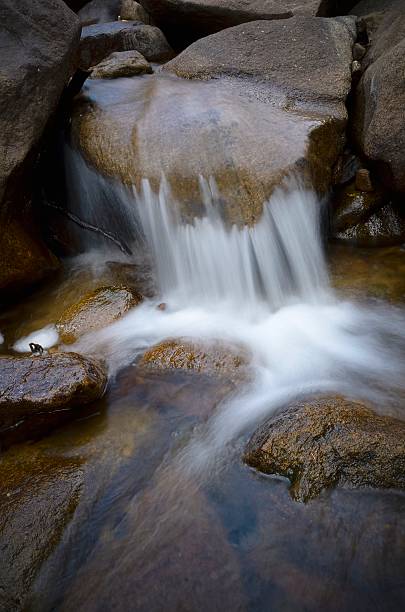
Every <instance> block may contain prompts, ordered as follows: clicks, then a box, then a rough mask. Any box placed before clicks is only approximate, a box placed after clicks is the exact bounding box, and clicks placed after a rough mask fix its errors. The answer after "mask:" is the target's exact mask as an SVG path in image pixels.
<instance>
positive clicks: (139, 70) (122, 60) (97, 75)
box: [90, 51, 153, 79]
mask: <svg viewBox="0 0 405 612" xmlns="http://www.w3.org/2000/svg"><path fill="white" fill-rule="evenodd" d="M151 72H153V70H152V66H151V65H150V64H149V62H147V61H146V59H145V58H144V57H143V55H141V54H140V53H139V52H138V51H117V53H111V55H109V56H108V57H107V58H106V59H105V60H103V61H102V62H100V63H99V64H97V66H94V68H92V70H91V75H90V78H91V79H117V78H118V77H131V76H135V75H137V74H150V73H151Z"/></svg>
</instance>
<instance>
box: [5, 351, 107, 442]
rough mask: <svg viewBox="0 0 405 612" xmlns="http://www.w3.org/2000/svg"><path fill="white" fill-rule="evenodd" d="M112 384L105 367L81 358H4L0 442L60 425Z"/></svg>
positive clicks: (66, 355) (63, 355) (57, 355)
mask: <svg viewBox="0 0 405 612" xmlns="http://www.w3.org/2000/svg"><path fill="white" fill-rule="evenodd" d="M106 381H107V378H106V373H105V371H104V369H103V367H102V366H101V365H100V363H98V362H96V361H92V360H89V359H86V358H85V357H82V356H81V355H78V354H76V353H55V354H52V355H42V356H38V357H31V356H30V357H0V443H1V444H2V445H8V443H9V441H10V440H12V441H15V440H21V439H23V438H27V437H32V436H34V435H37V434H38V433H41V432H46V431H48V430H49V429H50V428H52V427H55V426H57V425H59V424H60V423H61V422H63V421H64V420H65V419H66V417H69V416H74V415H75V414H76V413H77V411H78V410H79V409H80V408H81V407H83V406H84V405H86V404H89V403H91V402H93V401H94V400H96V399H99V398H100V397H101V396H102V395H103V393H104V390H105V386H106ZM73 408H75V410H72V409H73Z"/></svg>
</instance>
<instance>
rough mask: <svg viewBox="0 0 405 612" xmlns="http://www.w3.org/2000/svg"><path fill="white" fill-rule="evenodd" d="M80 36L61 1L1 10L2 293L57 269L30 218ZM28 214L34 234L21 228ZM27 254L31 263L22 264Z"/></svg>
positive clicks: (36, 0) (34, 0) (28, 1)
mask: <svg viewBox="0 0 405 612" xmlns="http://www.w3.org/2000/svg"><path fill="white" fill-rule="evenodd" d="M79 32H80V25H79V21H78V19H77V17H76V16H75V15H74V13H72V11H71V10H70V9H69V8H68V7H67V6H66V5H65V3H64V2H62V0H19V2H14V1H13V0H3V1H2V2H1V4H0V47H1V57H0V72H1V78H0V152H1V154H0V224H1V228H2V231H1V235H0V256H1V257H2V261H4V260H3V254H4V257H5V260H6V267H5V268H3V266H2V268H3V269H2V271H1V287H2V288H7V289H8V288H9V286H13V288H15V287H16V286H17V285H18V286H22V287H23V286H25V285H26V284H27V283H28V284H31V282H32V281H35V280H37V279H39V278H41V277H42V276H43V275H44V274H46V272H47V271H49V269H50V268H52V267H53V265H54V260H52V257H51V256H50V254H49V253H48V252H47V250H46V249H45V247H44V246H43V245H42V243H41V241H40V239H39V233H38V232H36V231H35V230H34V228H33V227H32V221H31V219H30V215H29V214H26V212H27V211H29V210H30V201H31V197H32V190H31V182H32V174H33V167H34V164H35V161H36V159H37V157H38V149H39V142H40V139H41V136H42V134H43V131H44V128H45V126H46V124H47V122H48V121H49V120H50V118H51V116H52V115H53V113H54V111H55V110H56V107H57V105H58V102H59V98H60V96H61V94H62V91H63V88H64V86H65V85H66V83H67V82H68V80H69V78H70V77H71V76H72V74H73V72H74V70H75V51H76V48H77V45H78V41H79ZM21 41H24V44H22V42H21ZM23 212H24V215H25V216H26V217H27V218H28V223H29V225H28V227H30V226H31V229H30V231H29V232H28V231H26V230H24V229H23V228H21V229H18V227H17V225H18V224H20V223H21V219H20V217H21V216H22V215H23ZM24 236H26V238H25V237H24ZM24 242H26V244H25V246H24ZM35 243H36V244H35ZM24 248H25V249H26V252H27V253H28V258H27V262H25V261H24V259H21V254H22V253H24ZM23 257H24V256H23ZM31 271H32V278H31Z"/></svg>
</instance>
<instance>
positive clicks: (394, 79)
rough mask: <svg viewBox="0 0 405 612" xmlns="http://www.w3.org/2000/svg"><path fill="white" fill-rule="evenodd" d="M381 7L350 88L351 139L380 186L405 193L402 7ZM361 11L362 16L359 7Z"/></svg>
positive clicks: (404, 24)
mask: <svg viewBox="0 0 405 612" xmlns="http://www.w3.org/2000/svg"><path fill="white" fill-rule="evenodd" d="M360 4H362V3H360ZM366 7H369V9H370V10H372V9H373V8H374V9H375V10H376V11H378V9H379V8H380V5H379V3H378V2H370V3H368V4H367V5H366ZM383 7H384V8H385V12H384V11H381V12H380V13H379V20H378V24H377V25H376V27H375V28H374V29H373V30H372V32H371V35H370V47H369V49H368V51H367V54H366V55H365V57H364V59H363V61H362V65H363V69H364V68H365V70H364V73H363V75H362V77H361V79H360V82H359V84H358V85H357V88H356V90H355V95H354V113H353V137H354V140H355V142H356V144H357V146H358V148H359V150H360V151H361V152H362V154H363V155H364V156H365V157H366V158H367V159H368V160H369V162H370V163H372V164H373V166H374V167H375V172H376V173H377V175H378V177H379V179H380V180H381V181H382V183H383V184H384V185H385V187H386V188H387V189H389V190H391V191H394V192H399V193H401V194H404V193H405V121H404V110H403V109H404V107H405V80H404V78H403V74H404V71H405V6H404V3H403V2H401V1H398V2H395V1H394V0H391V2H387V3H383ZM355 11H356V7H355V8H354V9H353V12H355ZM359 12H360V11H359ZM361 12H362V14H363V15H364V12H365V7H364V6H363V9H362V10H361ZM372 14H374V13H372Z"/></svg>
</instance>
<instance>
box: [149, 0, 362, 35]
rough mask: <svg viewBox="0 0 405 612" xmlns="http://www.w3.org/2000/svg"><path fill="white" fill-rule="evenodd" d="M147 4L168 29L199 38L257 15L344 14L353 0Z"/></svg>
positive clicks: (152, 0) (166, 0) (164, 0)
mask: <svg viewBox="0 0 405 612" xmlns="http://www.w3.org/2000/svg"><path fill="white" fill-rule="evenodd" d="M142 4H143V6H144V7H145V8H146V9H147V10H148V12H149V13H150V14H151V15H152V17H153V18H154V20H155V21H156V22H157V23H158V24H159V25H160V26H161V27H162V28H164V29H168V30H169V31H170V30H172V31H173V33H174V34H175V35H176V34H177V35H178V36H182V35H183V36H184V37H189V38H191V39H192V38H194V39H195V38H199V37H201V36H206V35H207V34H212V33H214V32H218V31H219V30H223V29H224V28H229V27H232V26H235V25H239V24H241V23H245V22H248V21H256V20H257V19H286V18H289V17H292V16H294V15H305V16H309V17H315V16H317V15H318V16H328V15H336V14H344V12H345V11H344V8H345V6H346V5H350V4H351V3H350V1H343V2H342V1H340V6H339V10H338V11H337V12H336V9H337V8H338V7H337V6H336V5H337V3H336V2H335V0H283V1H282V2H280V0H252V1H249V2H247V1H246V0H142Z"/></svg>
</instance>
